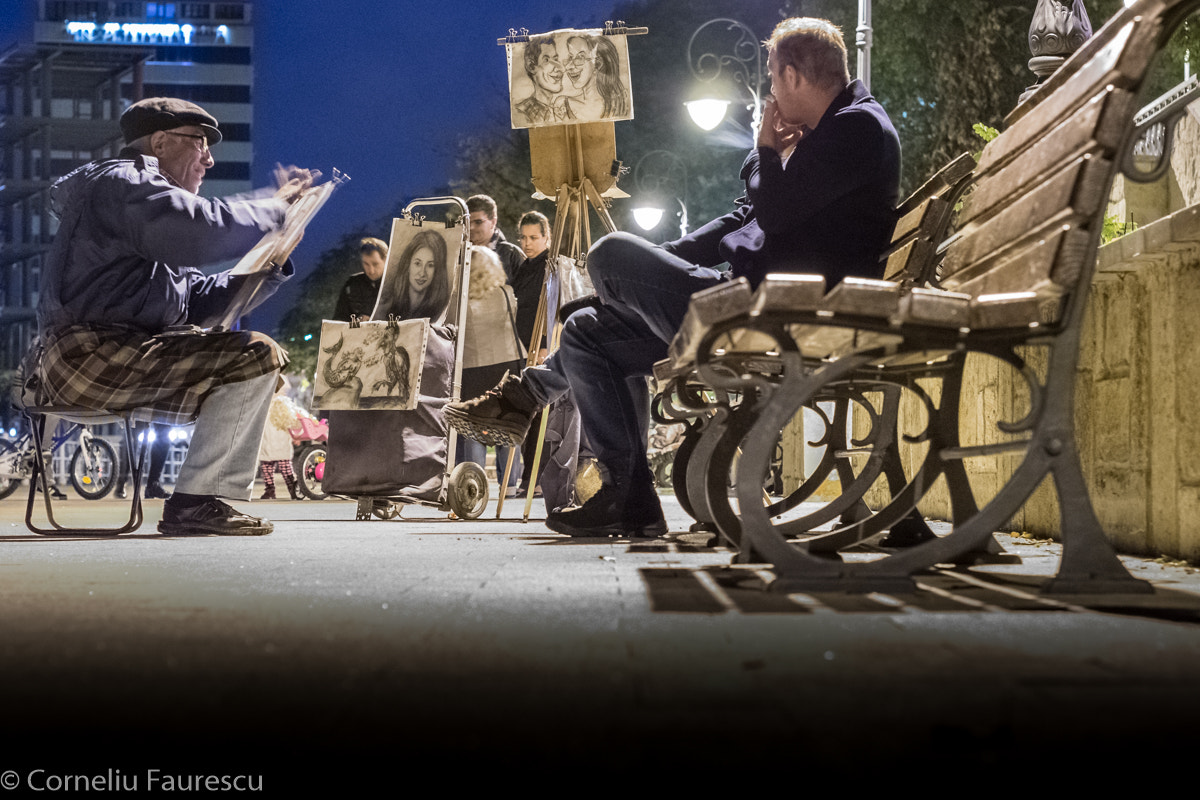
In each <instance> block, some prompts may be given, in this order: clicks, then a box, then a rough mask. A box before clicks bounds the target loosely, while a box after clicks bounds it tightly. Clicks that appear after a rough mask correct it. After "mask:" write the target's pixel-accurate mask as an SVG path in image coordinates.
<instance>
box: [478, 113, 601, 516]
mask: <svg viewBox="0 0 1200 800" xmlns="http://www.w3.org/2000/svg"><path fill="white" fill-rule="evenodd" d="M529 148H530V155H531V156H532V161H533V165H534V169H533V173H534V174H533V182H534V187H535V188H537V189H538V191H539V192H542V193H543V194H546V191H545V189H544V188H543V186H547V184H548V185H549V186H553V187H557V188H556V189H555V190H554V191H555V196H556V201H557V207H556V209H555V212H554V226H553V232H552V234H551V239H550V256H549V258H547V259H546V274H545V275H544V276H542V291H541V296H540V298H539V300H538V311H537V319H536V320H535V322H534V328H533V335H532V337H531V338H530V341H529V354H528V356H527V359H526V366H527V367H531V366H535V365H536V364H537V363H538V350H539V347H538V346H539V345H540V344H541V341H542V337H543V336H544V335H545V334H546V318H547V316H548V315H547V313H546V311H547V305H548V300H547V292H546V285H547V282H548V280H549V279H550V276H551V274H552V270H554V269H556V267H557V263H558V257H559V256H566V257H568V258H571V259H574V260H575V262H576V263H577V264H578V265H579V266H580V267H581V268H583V267H586V265H587V253H588V250H589V249H591V246H592V224H591V218H590V217H589V214H588V211H589V209H593V210H595V212H596V216H597V217H599V218H600V221H601V223H602V224H603V226H604V228H605V233H612V232H613V231H615V230H616V229H617V226H616V225H615V224H613V221H612V217H611V216H610V215H609V213H608V208H607V206H606V204H605V201H604V198H603V197H601V195H600V192H599V191H598V190H597V188H596V179H599V180H601V181H603V182H604V183H606V184H607V186H605V188H606V189H607V188H609V187H611V186H614V185H615V183H616V176H613V175H611V171H612V169H611V165H612V164H613V162H614V160H615V156H616V130H615V128H614V127H613V123H611V122H595V123H588V124H584V125H562V126H555V127H552V128H533V129H531V130H530V131H529ZM561 304H562V291H561V287H560V291H559V292H558V301H557V302H556V304H555V305H556V307H555V309H554V315H553V317H552V319H553V320H554V323H553V328H552V329H551V331H550V335H549V336H547V337H546V339H547V349H548V350H550V351H551V352H553V351H554V350H556V349H558V339H559V336H560V335H561V331H562V324H561V323H559V322H558V307H559V306H561ZM548 419H549V414H546V413H543V414H542V422H541V425H540V427H539V429H538V435H537V436H538V438H537V447H536V448H535V450H534V456H533V464H532V465H531V467H530V481H529V484H530V485H529V490H528V492H527V493H526V495H525V512H524V515H523V517H522V519H523V521H525V522H528V521H529V513H530V510H531V509H532V508H533V490H534V486H536V485H537V476H538V467H539V466H540V465H541V461H542V448H543V445H544V444H545V441H546V424H547V420H548ZM516 450H517V448H516V446H515V445H514V446H513V448H512V449H510V450H509V452H508V463H507V464H505V466H504V477H503V478H502V479H501V481H500V486H501V487H506V486H508V480H509V475H510V473H511V472H512V464H513V459H514V458H515V456H516ZM503 509H504V492H503V489H502V490H501V492H500V498H499V500H498V502H497V503H496V519H499V518H500V514H501V512H502V511H503Z"/></svg>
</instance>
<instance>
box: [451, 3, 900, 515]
mask: <svg viewBox="0 0 1200 800" xmlns="http://www.w3.org/2000/svg"><path fill="white" fill-rule="evenodd" d="M767 49H768V58H767V66H768V69H769V70H770V74H771V87H772V92H773V96H771V97H768V98H767V100H766V103H765V107H764V109H763V122H762V129H761V131H760V132H759V134H758V142H757V145H758V146H757V147H756V148H755V149H754V150H753V151H752V152H751V153H750V155H749V156H748V157H747V158H746V161H745V163H744V165H743V166H742V172H741V177H742V179H743V180H744V181H745V186H746V196H745V197H744V198H743V199H742V200H741V201H740V205H739V207H738V208H737V210H736V211H734V212H733V213H731V214H728V215H726V216H724V217H721V218H720V219H717V220H714V221H712V222H710V223H708V224H707V225H705V226H703V227H702V228H700V229H699V230H697V231H696V232H695V233H693V234H692V235H690V236H686V237H684V238H682V239H680V240H678V241H675V242H670V243H668V244H666V245H663V246H661V247H659V246H655V245H652V244H650V243H649V242H647V241H645V240H644V239H640V238H637V237H634V236H630V235H628V234H623V233H615V234H612V235H609V236H606V237H604V238H603V239H601V240H600V241H599V242H597V243H596V244H595V245H594V246H593V247H592V250H591V252H590V253H589V254H588V271H589V273H590V274H591V277H592V283H593V284H594V285H595V287H596V292H597V295H598V302H597V303H596V304H594V305H593V306H591V307H588V308H584V309H581V310H579V311H576V312H575V313H574V314H572V315H571V317H570V318H569V319H568V320H567V323H566V326H565V327H564V329H563V334H562V345H561V347H560V349H559V350H558V351H557V352H556V353H554V354H553V355H552V356H551V357H550V358H549V359H548V360H547V361H546V363H545V364H544V365H543V366H541V367H537V368H531V369H527V370H525V371H524V373H522V375H521V377H519V378H517V377H515V376H513V377H510V378H509V379H508V380H506V381H505V382H504V383H502V384H501V385H500V386H498V387H497V388H496V389H493V390H492V391H491V392H489V393H488V394H485V395H483V396H482V397H480V398H477V399H476V400H473V401H470V402H466V403H459V404H451V405H450V406H448V407H447V410H446V416H447V418H448V419H449V420H450V421H451V422H452V424H454V425H455V427H457V428H458V429H459V430H461V431H462V432H463V433H465V434H466V435H469V436H474V437H476V438H483V439H489V438H490V439H493V440H496V439H518V440H519V438H520V437H521V436H523V435H524V432H525V428H526V427H527V426H528V421H529V419H530V416H531V414H532V413H533V412H534V411H535V410H536V408H537V407H538V406H541V405H545V404H547V403H550V402H553V401H554V400H555V399H557V398H558V397H560V396H561V395H562V394H563V393H564V392H566V391H567V389H568V388H570V389H572V390H574V393H575V394H574V396H575V400H576V403H577V404H578V406H579V411H580V417H581V423H582V426H583V432H584V434H585V435H586V436H587V440H588V442H589V444H590V445H591V449H592V451H593V452H594V453H595V454H596V458H597V460H598V462H599V466H600V472H601V475H602V476H603V478H604V485H603V487H602V488H601V489H600V490H599V491H598V492H597V493H596V494H595V495H594V496H593V497H592V498H591V499H590V500H588V502H586V503H585V504H583V505H582V506H580V507H578V508H569V509H565V510H558V511H555V512H552V513H551V514H550V515H549V516H548V517H547V520H546V524H547V526H548V527H550V528H551V529H552V530H554V531H557V532H559V533H565V534H568V535H572V536H619V535H630V536H645V535H659V534H661V533H663V532H665V530H666V526H665V523H664V521H663V516H662V508H661V506H660V505H659V502H658V496H657V495H656V494H655V491H654V483H653V479H652V476H651V474H650V470H649V466H648V464H647V461H646V441H647V423H648V413H647V397H648V392H647V389H646V383H645V376H648V375H650V374H651V371H652V368H653V366H654V363H655V362H656V361H660V360H661V359H663V358H665V357H666V355H667V346H668V344H669V343H670V341H671V339H672V337H673V336H674V335H675V332H676V331H677V330H678V328H679V325H680V323H681V322H682V321H683V317H684V314H685V313H686V312H687V307H688V300H689V299H690V297H691V295H692V294H694V293H695V292H698V291H700V290H702V289H707V288H709V287H712V286H714V285H716V284H717V283H719V282H720V281H721V280H723V279H724V278H725V277H727V276H728V275H730V274H731V275H732V276H733V277H739V276H744V277H745V278H747V279H748V280H749V281H750V283H751V284H753V285H757V284H758V283H759V282H760V281H761V280H762V279H763V276H765V275H766V274H767V273H769V272H818V273H822V274H824V275H825V278H826V285H827V286H829V287H832V286H834V285H835V284H836V283H838V282H839V281H840V280H841V279H842V278H844V277H846V276H848V275H857V276H863V277H874V278H877V277H880V275H881V273H882V264H881V263H880V256H881V255H882V253H883V251H884V249H885V248H886V247H887V245H888V242H889V241H890V239H891V234H892V228H893V227H894V224H895V213H894V209H895V205H896V202H897V199H898V196H899V181H900V143H899V140H898V139H897V137H896V131H895V129H894V128H893V127H892V124H891V122H890V120H888V117H887V114H886V113H885V112H884V110H883V108H882V107H881V106H880V105H879V104H878V103H876V102H875V99H874V98H873V97H871V95H870V94H868V93H867V90H866V88H865V87H864V86H863V85H862V83H861V82H859V81H853V82H852V81H851V80H850V76H849V70H848V69H847V65H846V47H845V44H844V42H843V40H842V35H841V33H840V32H839V31H838V29H837V28H836V27H834V26H833V25H831V24H830V23H828V22H826V21H825V20H818V19H812V18H793V19H788V20H784V21H783V22H781V23H780V24H779V25H778V26H777V27H776V29H775V31H774V33H773V34H772V36H771V39H770V41H769V42H768V43H767ZM723 262H728V263H729V264H730V266H731V270H730V271H729V273H726V274H724V275H723V274H722V273H720V272H718V271H717V270H716V269H715V268H716V267H717V266H719V265H720V264H721V263H723Z"/></svg>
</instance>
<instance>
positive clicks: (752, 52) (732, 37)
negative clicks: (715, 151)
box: [684, 17, 764, 138]
mask: <svg viewBox="0 0 1200 800" xmlns="http://www.w3.org/2000/svg"><path fill="white" fill-rule="evenodd" d="M701 50H702V52H699V54H697V51H701ZM687 53H688V66H689V67H690V68H691V70H692V75H694V76H695V77H696V80H697V81H699V82H700V83H701V84H704V86H705V89H706V91H704V92H702V93H701V94H700V96H697V97H695V98H693V99H692V100H689V101H688V102H686V103H684V105H685V106H687V110H688V114H689V115H690V116H691V118H692V121H693V122H695V123H696V124H697V125H699V126H700V127H701V128H703V129H704V130H706V131H711V130H712V129H713V128H715V127H717V126H718V125H720V124H721V120H722V119H724V118H725V112H726V111H727V110H728V109H729V105H730V103H731V102H732V101H733V99H735V98H731V96H730V95H731V93H732V94H734V95H736V94H741V92H740V91H739V89H738V88H737V87H738V85H739V84H740V85H741V86H743V87H745V88H746V90H747V91H749V92H750V98H751V100H752V104H751V105H750V106H749V108H750V109H751V111H752V112H753V114H754V120H753V129H754V136H755V138H757V137H758V129H759V126H760V124H761V123H762V103H761V99H762V85H763V78H764V76H763V69H762V42H760V41H759V39H758V37H757V36H755V35H754V31H752V30H750V28H748V27H747V26H746V25H744V24H742V23H741V22H738V21H737V20H736V19H728V18H726V17H718V18H717V19H710V20H709V21H708V22H705V23H704V24H703V25H701V26H700V27H699V28H697V29H696V30H695V32H694V33H692V38H691V39H689V40H688V49H687ZM730 82H732V84H733V87H732V92H731V88H730V87H729V83H730Z"/></svg>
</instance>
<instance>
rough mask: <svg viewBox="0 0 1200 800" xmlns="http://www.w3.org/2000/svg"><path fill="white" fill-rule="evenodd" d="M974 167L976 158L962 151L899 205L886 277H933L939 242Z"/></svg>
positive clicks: (913, 280) (909, 280)
mask: <svg viewBox="0 0 1200 800" xmlns="http://www.w3.org/2000/svg"><path fill="white" fill-rule="evenodd" d="M974 169H975V159H974V158H973V157H972V156H971V154H970V153H963V154H962V155H960V156H959V157H958V158H956V159H954V160H953V161H951V162H950V163H949V164H947V165H946V166H944V167H942V168H941V169H940V170H938V171H937V173H936V174H935V175H934V176H933V177H932V178H930V179H929V180H927V181H926V182H925V183H924V184H923V185H922V186H921V188H919V189H917V190H916V191H915V192H913V193H912V194H911V195H909V196H908V197H907V198H906V199H905V200H904V202H902V203H901V204H900V205H899V206H897V207H896V214H897V216H898V219H897V220H896V227H895V229H894V230H893V231H892V242H891V245H890V246H889V248H888V250H887V252H886V253H884V257H885V259H886V263H885V264H884V270H883V279H884V280H886V281H895V282H897V283H905V284H909V285H920V284H923V283H924V282H925V281H927V280H930V279H932V277H933V274H932V273H933V266H934V261H935V257H936V250H937V246H938V244H939V243H940V242H941V241H942V238H943V237H944V236H945V235H946V229H947V228H948V227H949V225H950V220H951V218H952V215H953V211H954V206H955V204H956V203H958V201H959V198H961V197H962V194H963V192H965V191H966V189H967V187H968V186H970V184H971V173H972V171H973V170H974Z"/></svg>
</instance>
